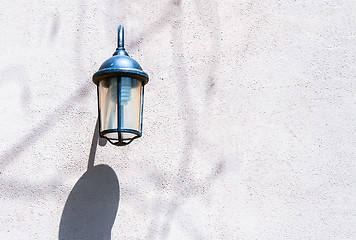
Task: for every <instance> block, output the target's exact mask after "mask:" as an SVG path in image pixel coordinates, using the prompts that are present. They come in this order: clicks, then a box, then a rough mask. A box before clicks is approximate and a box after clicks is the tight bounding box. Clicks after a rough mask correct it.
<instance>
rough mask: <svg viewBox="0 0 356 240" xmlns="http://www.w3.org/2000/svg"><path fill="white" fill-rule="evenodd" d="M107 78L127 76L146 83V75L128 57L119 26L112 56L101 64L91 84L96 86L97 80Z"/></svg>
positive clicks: (122, 32) (136, 63) (122, 30)
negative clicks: (115, 46) (116, 42)
mask: <svg viewBox="0 0 356 240" xmlns="http://www.w3.org/2000/svg"><path fill="white" fill-rule="evenodd" d="M109 76H127V77H133V78H137V79H139V80H141V81H142V82H143V84H146V83H147V82H148V75H147V73H145V72H144V71H143V70H142V67H141V66H140V64H139V63H138V62H137V61H136V60H135V59H133V58H131V57H130V56H129V54H128V53H127V52H126V50H125V47H124V27H123V26H122V25H120V26H119V29H118V44H117V48H116V51H115V52H114V54H113V56H112V57H111V58H109V59H107V60H106V61H105V62H103V64H101V66H100V68H99V71H97V72H96V73H95V74H94V75H93V82H94V83H95V84H97V85H98V83H99V80H100V79H102V78H106V77H109Z"/></svg>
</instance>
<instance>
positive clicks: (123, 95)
mask: <svg viewBox="0 0 356 240" xmlns="http://www.w3.org/2000/svg"><path fill="white" fill-rule="evenodd" d="M93 82H94V83H95V84H96V85H97V91H98V112H99V133H100V137H103V138H106V139H107V140H108V141H109V142H110V143H112V144H114V145H117V146H123V145H127V144H129V143H131V142H132V141H133V140H134V139H136V138H139V137H141V136H142V111H143V90H144V85H145V84H146V83H147V82H148V75H147V73H145V72H144V71H143V70H142V68H141V66H140V65H139V64H138V62H136V61H135V60H134V59H133V58H131V57H130V56H129V55H128V53H127V52H126V51H125V48H124V27H123V26H121V25H120V26H119V29H118V47H117V49H116V51H115V53H114V54H113V56H112V57H111V58H109V59H107V60H106V61H105V62H104V63H103V64H102V65H101V66H100V68H99V70H98V71H97V72H96V73H95V74H94V75H93Z"/></svg>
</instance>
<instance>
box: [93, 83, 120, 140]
mask: <svg viewBox="0 0 356 240" xmlns="http://www.w3.org/2000/svg"><path fill="white" fill-rule="evenodd" d="M117 93H118V88H117V78H116V77H113V78H107V79H102V80H100V81H99V85H98V94H99V112H100V113H99V114H100V131H101V132H102V134H103V135H104V136H105V137H107V138H109V139H117V138H118V134H117V132H110V130H113V129H117V126H118V125H117V124H118V101H117V100H118V99H117ZM108 130H109V131H108ZM106 131H108V132H106Z"/></svg>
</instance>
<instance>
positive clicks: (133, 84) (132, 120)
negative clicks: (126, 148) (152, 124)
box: [119, 77, 143, 140]
mask: <svg viewBox="0 0 356 240" xmlns="http://www.w3.org/2000/svg"><path fill="white" fill-rule="evenodd" d="M142 93H143V87H142V82H141V81H140V80H137V79H135V78H130V77H121V81H120V105H119V106H120V107H119V108H120V109H119V111H120V114H119V115H120V122H119V126H120V131H121V137H122V138H123V140H128V139H131V138H133V137H135V136H137V135H141V112H142V100H143V99H142Z"/></svg>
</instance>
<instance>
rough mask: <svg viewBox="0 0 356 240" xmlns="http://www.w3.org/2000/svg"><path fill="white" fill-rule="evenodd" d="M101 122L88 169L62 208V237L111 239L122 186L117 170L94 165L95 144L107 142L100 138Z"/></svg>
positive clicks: (95, 135) (60, 230)
mask: <svg viewBox="0 0 356 240" xmlns="http://www.w3.org/2000/svg"><path fill="white" fill-rule="evenodd" d="M98 132H99V130H98V122H97V124H96V127H95V131H94V135H93V140H92V145H91V148H90V154H89V161H88V170H87V171H86V172H85V173H84V174H83V176H81V177H80V179H79V180H78V181H77V183H76V184H75V186H74V187H73V189H72V191H71V192H70V194H69V196H68V198H67V201H66V204H65V206H64V209H63V213H62V217H61V222H60V226H59V236H58V238H59V239H60V240H67V239H68V240H69V239H86V240H91V239H93V240H94V239H102V240H110V239H111V229H112V226H113V224H114V221H115V217H116V213H117V209H118V205H119V199H120V186H119V181H118V178H117V176H116V173H115V171H114V170H113V169H112V168H111V167H109V166H108V165H103V164H100V165H97V166H94V158H95V152H96V147H97V144H98V141H99V145H101V146H102V145H105V144H106V142H104V141H102V140H100V139H99V134H98Z"/></svg>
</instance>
